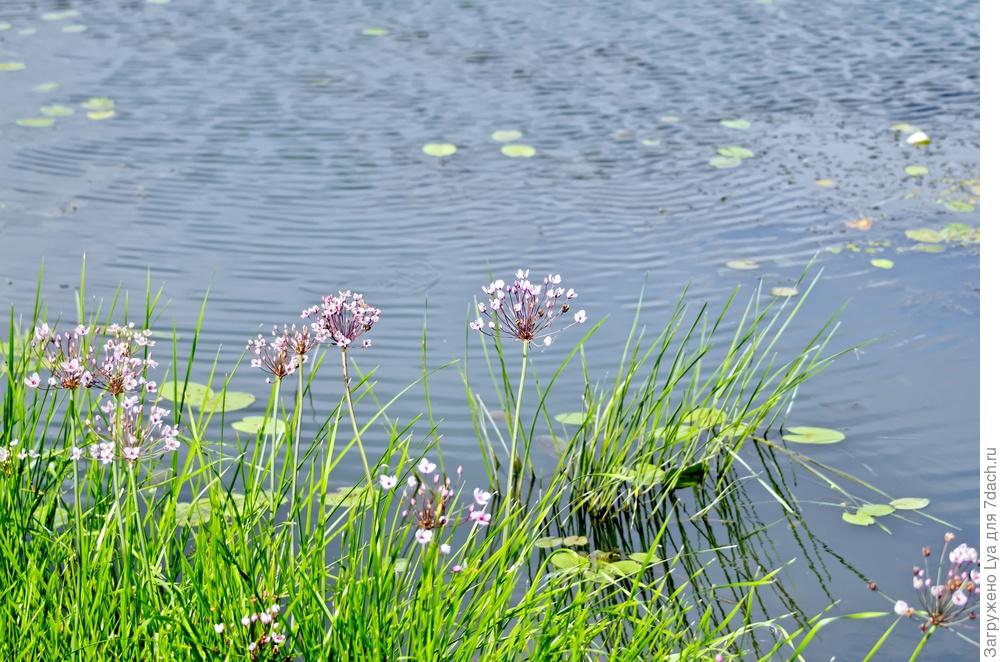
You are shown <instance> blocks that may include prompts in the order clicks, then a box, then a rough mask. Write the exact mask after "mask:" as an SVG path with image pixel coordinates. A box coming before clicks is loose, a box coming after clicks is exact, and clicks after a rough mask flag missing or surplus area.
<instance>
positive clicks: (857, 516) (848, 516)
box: [840, 511, 875, 526]
mask: <svg viewBox="0 0 1000 662" xmlns="http://www.w3.org/2000/svg"><path fill="white" fill-rule="evenodd" d="M840 519H842V520H844V521H845V522H847V523H848V524H854V525H855V526H871V525H872V524H874V523H875V518H874V517H872V516H871V515H868V514H866V513H863V512H861V511H858V512H856V513H847V512H844V513H841V514H840Z"/></svg>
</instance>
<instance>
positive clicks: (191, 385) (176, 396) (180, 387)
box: [157, 381, 215, 407]
mask: <svg viewBox="0 0 1000 662" xmlns="http://www.w3.org/2000/svg"><path fill="white" fill-rule="evenodd" d="M157 392H158V393H159V394H160V397H162V398H166V399H167V400H170V401H171V402H180V401H181V400H183V401H184V403H185V404H187V405H188V406H191V407H201V405H202V404H203V403H206V402H209V401H211V400H212V398H214V397H215V393H214V392H213V391H212V389H210V388H209V387H208V386H206V385H205V384H199V383H197V382H188V384H187V390H186V391H185V389H184V382H174V381H167V382H163V383H162V384H160V386H159V388H158V389H157Z"/></svg>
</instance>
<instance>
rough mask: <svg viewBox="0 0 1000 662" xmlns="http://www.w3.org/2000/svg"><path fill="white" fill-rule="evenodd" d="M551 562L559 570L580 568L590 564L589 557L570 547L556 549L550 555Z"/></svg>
mask: <svg viewBox="0 0 1000 662" xmlns="http://www.w3.org/2000/svg"><path fill="white" fill-rule="evenodd" d="M549 563H551V564H552V565H554V566H555V567H556V568H558V569H559V570H580V569H583V568H586V567H587V566H589V565H590V562H589V561H588V560H587V557H585V556H581V555H580V554H577V553H576V552H574V551H572V550H569V549H560V550H556V551H555V552H553V553H552V555H551V556H549Z"/></svg>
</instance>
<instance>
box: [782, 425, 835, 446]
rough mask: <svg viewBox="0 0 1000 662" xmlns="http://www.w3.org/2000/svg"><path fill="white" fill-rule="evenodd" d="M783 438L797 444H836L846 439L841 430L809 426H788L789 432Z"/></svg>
mask: <svg viewBox="0 0 1000 662" xmlns="http://www.w3.org/2000/svg"><path fill="white" fill-rule="evenodd" d="M781 438H782V439H784V440H785V441H789V442H792V443H795V444H836V443H837V442H840V441H843V440H844V439H845V437H844V433H843V432H841V431H840V430H831V429H830V428H812V427H808V426H799V427H794V428H788V433H786V434H784V435H782V437H781Z"/></svg>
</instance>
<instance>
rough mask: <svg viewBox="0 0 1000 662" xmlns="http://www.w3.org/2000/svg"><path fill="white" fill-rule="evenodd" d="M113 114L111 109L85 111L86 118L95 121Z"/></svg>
mask: <svg viewBox="0 0 1000 662" xmlns="http://www.w3.org/2000/svg"><path fill="white" fill-rule="evenodd" d="M114 116H115V111H113V110H92V111H90V112H89V113H87V119H89V120H94V121H95V122H100V121H101V120H109V119H111V118H112V117H114Z"/></svg>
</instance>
